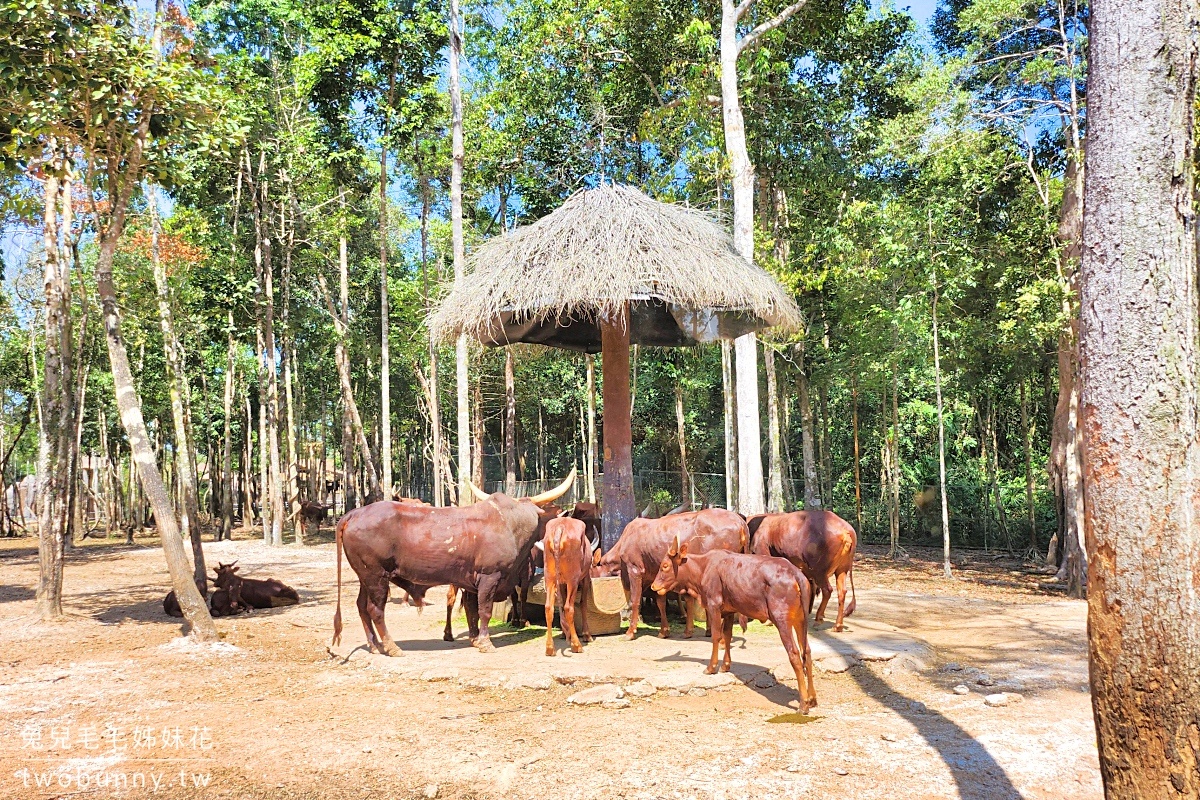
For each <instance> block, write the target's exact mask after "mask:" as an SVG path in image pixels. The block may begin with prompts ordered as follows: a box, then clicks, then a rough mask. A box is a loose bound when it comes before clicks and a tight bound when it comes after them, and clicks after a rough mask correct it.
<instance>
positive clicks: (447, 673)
mask: <svg viewBox="0 0 1200 800" xmlns="http://www.w3.org/2000/svg"><path fill="white" fill-rule="evenodd" d="M420 677H421V680H423V681H429V682H431V683H434V682H438V681H452V680H455V679H456V678H458V670H456V669H454V668H453V667H435V668H434V669H427V670H425V671H424V672H422V673H421V676H420Z"/></svg>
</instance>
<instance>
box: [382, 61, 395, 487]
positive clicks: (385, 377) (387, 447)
mask: <svg viewBox="0 0 1200 800" xmlns="http://www.w3.org/2000/svg"><path fill="white" fill-rule="evenodd" d="M395 92H396V71H395V65H394V64H393V67H392V71H391V73H390V75H389V77H388V98H387V108H385V109H384V112H383V113H384V123H383V135H382V136H381V137H380V144H379V438H380V442H379V461H380V468H381V470H382V474H381V481H382V484H383V497H384V499H386V500H391V499H392V497H393V495H394V492H393V491H392V485H393V484H392V356H391V322H390V309H389V303H390V298H389V294H390V292H389V287H388V227H387V226H388V199H387V185H388V165H387V135H388V124H387V120H388V116H387V115H388V114H389V113H391V107H392V102H393V96H394V95H395Z"/></svg>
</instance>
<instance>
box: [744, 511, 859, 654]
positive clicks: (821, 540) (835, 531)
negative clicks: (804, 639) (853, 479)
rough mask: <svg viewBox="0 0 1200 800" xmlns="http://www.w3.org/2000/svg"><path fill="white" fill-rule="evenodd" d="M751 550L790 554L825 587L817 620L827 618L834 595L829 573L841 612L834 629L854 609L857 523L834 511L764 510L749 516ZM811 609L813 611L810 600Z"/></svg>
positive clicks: (770, 554)
mask: <svg viewBox="0 0 1200 800" xmlns="http://www.w3.org/2000/svg"><path fill="white" fill-rule="evenodd" d="M749 527H750V533H751V537H752V539H751V541H752V542H753V544H752V545H751V550H752V551H753V552H755V553H757V554H759V555H764V556H768V555H769V556H778V557H780V558H786V559H787V560H788V561H790V562H792V563H793V564H795V565H796V566H797V567H799V568H800V569H801V571H803V572H804V575H805V577H807V578H808V579H809V580H810V581H811V582H812V584H813V586H815V587H816V588H818V589H820V590H821V605H820V607H819V608H818V609H817V617H816V621H817V622H820V621H821V620H823V619H825V607H826V606H827V605H829V598H830V597H832V596H833V586H831V585H830V583H829V576H831V575H832V576H834V577H835V578H836V580H837V593H838V615H837V623H836V624H835V625H834V630H835V631H837V632H838V633H841V631H842V622H843V621H844V620H845V618H846V617H848V616H850V615H851V614H853V613H854V607H855V605H856V602H855V596H854V550H855V548H856V547H857V545H858V536H857V535H856V534H855V532H854V527H853V526H852V525H851V524H850V523H849V522H846V520H844V519H842V518H841V517H839V516H838V515H837V514H834V513H833V512H832V511H793V512H792V513H790V514H763V515H760V516H755V517H751V518H750V520H749ZM847 577H849V579H850V602H849V603H848V604H847V603H846V578H847ZM808 610H809V611H810V612H811V611H812V603H811V601H810V603H809V606H808Z"/></svg>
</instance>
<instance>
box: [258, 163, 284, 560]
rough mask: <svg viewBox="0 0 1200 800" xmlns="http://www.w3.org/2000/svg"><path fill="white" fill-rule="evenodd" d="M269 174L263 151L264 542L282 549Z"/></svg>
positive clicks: (260, 240)
mask: <svg viewBox="0 0 1200 800" xmlns="http://www.w3.org/2000/svg"><path fill="white" fill-rule="evenodd" d="M265 173H266V152H265V151H263V153H262V154H260V156H259V161H258V177H257V181H256V186H255V189H256V191H255V192H254V225H255V228H256V229H257V231H256V233H257V235H258V247H257V248H256V250H255V261H256V262H258V263H259V264H260V265H261V269H260V274H261V278H262V291H261V299H262V303H261V305H260V306H259V313H260V314H261V315H262V331H263V371H264V372H265V374H266V390H267V394H266V399H265V406H266V435H267V457H268V458H269V459H270V464H269V471H268V472H267V473H266V475H265V480H266V485H265V489H264V491H263V495H264V497H265V498H266V504H265V505H266V510H265V512H264V514H263V539H264V540H265V541H267V542H268V543H269V544H271V545H274V546H279V545H281V544H283V517H284V506H283V486H282V469H281V465H280V457H279V455H280V454H279V368H278V364H277V363H276V353H277V352H278V351H277V349H276V343H275V266H274V263H273V262H272V260H271V251H272V243H271V236H270V233H269V232H268V226H269V218H270V213H271V205H270V199H269V195H268V190H267V181H266V175H265Z"/></svg>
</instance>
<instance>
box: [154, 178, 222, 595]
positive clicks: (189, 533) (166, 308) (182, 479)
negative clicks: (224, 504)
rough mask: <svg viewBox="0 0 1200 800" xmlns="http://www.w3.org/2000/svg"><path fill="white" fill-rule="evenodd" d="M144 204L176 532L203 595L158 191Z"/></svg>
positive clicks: (195, 505) (193, 472)
mask: <svg viewBox="0 0 1200 800" xmlns="http://www.w3.org/2000/svg"><path fill="white" fill-rule="evenodd" d="M146 205H147V208H148V209H149V211H150V263H151V266H152V267H153V270H154V286H155V289H156V290H157V295H158V323H159V326H160V327H161V328H162V335H163V350H164V351H165V352H164V354H163V355H164V360H165V361H166V365H167V387H168V393H169V395H170V398H171V422H172V424H173V426H174V431H175V465H176V469H175V472H176V475H177V476H178V477H177V480H178V481H179V499H180V503H179V504H180V509H179V511H180V514H179V521H180V529H181V531H182V533H183V535H184V536H185V537H186V538H187V539H188V540H189V541H190V542H191V545H192V567H193V574H194V577H195V580H196V583H198V584H199V585H200V586H201V587H202V589H203V591H204V592H207V591H208V569H207V567H205V565H204V547H203V545H202V544H201V540H200V520H199V519H198V518H197V515H198V509H199V505H200V504H199V502H198V500H197V498H196V470H195V465H194V464H193V462H192V457H191V456H192V448H191V445H190V444H189V443H188V427H187V421H186V419H185V418H184V409H183V399H184V397H183V382H184V381H185V380H187V376H186V375H185V374H184V370H183V364H182V359H181V357H180V352H179V350H180V348H179V337H178V336H177V335H176V332H175V318H174V315H173V314H172V310H171V295H170V288H169V287H168V286H167V268H166V265H165V264H163V263H162V259H161V258H160V257H159V237H160V236H161V234H162V224H161V222H160V220H159V217H158V192H157V190H156V189H155V187H153V186H149V187H147V191H146Z"/></svg>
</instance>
